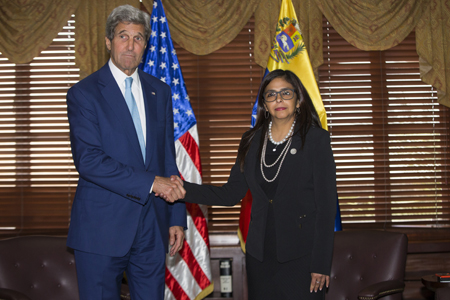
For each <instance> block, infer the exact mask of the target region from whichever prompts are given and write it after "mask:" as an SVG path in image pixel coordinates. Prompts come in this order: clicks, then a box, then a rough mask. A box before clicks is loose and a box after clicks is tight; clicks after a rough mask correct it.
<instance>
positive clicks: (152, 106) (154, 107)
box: [138, 69, 164, 169]
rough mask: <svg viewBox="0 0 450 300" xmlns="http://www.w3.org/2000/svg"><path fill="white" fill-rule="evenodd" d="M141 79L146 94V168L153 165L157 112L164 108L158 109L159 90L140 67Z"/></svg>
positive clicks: (156, 142) (144, 94)
mask: <svg viewBox="0 0 450 300" xmlns="http://www.w3.org/2000/svg"><path fill="white" fill-rule="evenodd" d="M138 72H139V79H140V80H141V87H142V92H143V96H144V105H145V120H146V128H147V134H146V135H147V136H146V149H145V151H146V160H145V168H146V169H147V168H148V167H149V166H150V165H151V161H152V159H153V158H154V157H155V155H152V154H155V153H156V150H157V149H156V147H157V144H158V141H157V137H156V128H157V120H158V118H157V113H158V112H160V111H164V110H158V104H159V103H158V101H157V99H158V91H157V90H156V89H155V88H154V87H153V86H152V84H151V81H150V80H148V78H149V77H148V76H144V74H143V71H142V70H140V69H138Z"/></svg>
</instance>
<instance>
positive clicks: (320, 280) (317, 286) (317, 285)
mask: <svg viewBox="0 0 450 300" xmlns="http://www.w3.org/2000/svg"><path fill="white" fill-rule="evenodd" d="M325 283H326V287H327V288H328V286H329V285H330V276H327V275H322V274H318V273H311V284H310V286H309V291H310V292H311V293H312V292H313V290H314V292H315V293H317V290H322V288H323V285H324V284H325Z"/></svg>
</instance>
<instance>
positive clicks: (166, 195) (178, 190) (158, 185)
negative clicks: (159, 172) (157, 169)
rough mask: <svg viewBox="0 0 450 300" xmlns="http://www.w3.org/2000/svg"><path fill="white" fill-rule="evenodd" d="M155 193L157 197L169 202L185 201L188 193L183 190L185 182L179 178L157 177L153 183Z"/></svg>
mask: <svg viewBox="0 0 450 300" xmlns="http://www.w3.org/2000/svg"><path fill="white" fill-rule="evenodd" d="M153 192H155V195H156V196H159V197H161V198H163V199H164V200H166V201H168V202H175V201H176V200H178V199H183V198H184V195H186V191H185V190H184V188H183V181H182V180H181V179H180V177H178V176H174V175H173V176H171V178H166V177H160V176H155V181H153Z"/></svg>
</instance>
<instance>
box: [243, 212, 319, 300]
mask: <svg viewBox="0 0 450 300" xmlns="http://www.w3.org/2000/svg"><path fill="white" fill-rule="evenodd" d="M268 210H269V211H268V216H267V227H266V234H265V240H264V260H263V261H262V262H261V261H259V260H257V259H256V258H254V257H253V256H252V255H251V254H249V253H248V252H247V253H246V256H245V261H246V267H247V282H248V299H249V300H274V299H283V300H323V299H325V290H326V288H324V289H323V290H322V291H317V293H316V292H314V291H313V292H312V293H311V292H310V291H309V287H310V283H311V271H310V263H311V260H310V258H311V256H310V255H306V256H303V257H300V258H297V259H294V260H291V261H288V262H285V263H280V262H278V260H277V247H276V234H275V218H274V214H273V207H272V205H269V208H268ZM285 246H286V247H289V245H285Z"/></svg>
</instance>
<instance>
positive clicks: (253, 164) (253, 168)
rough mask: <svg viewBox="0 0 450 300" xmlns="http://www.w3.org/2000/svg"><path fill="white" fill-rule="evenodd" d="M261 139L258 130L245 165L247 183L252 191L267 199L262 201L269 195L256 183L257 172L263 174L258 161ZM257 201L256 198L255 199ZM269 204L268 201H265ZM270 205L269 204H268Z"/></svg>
mask: <svg viewBox="0 0 450 300" xmlns="http://www.w3.org/2000/svg"><path fill="white" fill-rule="evenodd" d="M260 139H261V130H258V131H257V132H256V134H255V136H254V137H253V141H252V143H251V145H250V149H249V150H248V153H247V158H246V163H245V174H246V179H247V183H248V186H249V187H253V188H252V191H253V192H256V193H257V194H259V195H260V196H259V198H260V197H265V198H261V199H266V200H269V199H267V195H266V193H264V191H263V189H262V188H261V186H260V185H259V183H258V182H257V181H256V176H255V174H256V172H261V171H260V165H259V164H260V161H259V159H258V150H259V141H260ZM254 199H256V198H254ZM264 202H267V201H264ZM267 203H268V202H267Z"/></svg>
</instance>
